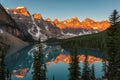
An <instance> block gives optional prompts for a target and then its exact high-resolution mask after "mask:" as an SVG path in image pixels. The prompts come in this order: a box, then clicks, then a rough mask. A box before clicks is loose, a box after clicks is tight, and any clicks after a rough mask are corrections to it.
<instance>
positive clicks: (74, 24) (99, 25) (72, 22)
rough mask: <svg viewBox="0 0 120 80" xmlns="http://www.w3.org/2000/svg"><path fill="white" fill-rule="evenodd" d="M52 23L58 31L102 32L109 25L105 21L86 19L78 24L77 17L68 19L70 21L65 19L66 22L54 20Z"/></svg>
mask: <svg viewBox="0 0 120 80" xmlns="http://www.w3.org/2000/svg"><path fill="white" fill-rule="evenodd" d="M53 23H55V24H56V25H57V27H58V28H60V29H65V28H73V29H78V28H84V29H94V30H99V31H103V30H105V29H107V28H108V27H109V26H110V23H109V22H108V21H107V20H105V21H100V22H97V21H94V20H92V19H90V18H86V19H85V20H83V21H82V22H80V21H79V19H78V18H77V17H74V18H70V19H67V20H64V21H59V20H58V19H55V20H54V21H53Z"/></svg>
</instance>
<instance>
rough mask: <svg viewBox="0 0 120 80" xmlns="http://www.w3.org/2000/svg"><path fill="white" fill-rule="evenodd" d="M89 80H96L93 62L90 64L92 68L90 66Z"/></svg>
mask: <svg viewBox="0 0 120 80" xmlns="http://www.w3.org/2000/svg"><path fill="white" fill-rule="evenodd" d="M91 80H96V78H95V67H94V64H93V65H92V68H91Z"/></svg>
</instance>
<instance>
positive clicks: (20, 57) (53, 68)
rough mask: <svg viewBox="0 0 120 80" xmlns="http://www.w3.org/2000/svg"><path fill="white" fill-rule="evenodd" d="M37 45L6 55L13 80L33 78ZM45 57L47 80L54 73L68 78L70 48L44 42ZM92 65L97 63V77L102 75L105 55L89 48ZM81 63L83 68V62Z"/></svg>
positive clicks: (50, 78) (56, 76) (66, 79)
mask: <svg viewBox="0 0 120 80" xmlns="http://www.w3.org/2000/svg"><path fill="white" fill-rule="evenodd" d="M36 49H37V48H36V45H30V46H27V47H24V48H23V49H20V50H18V51H16V52H14V53H12V54H10V55H7V57H6V64H7V68H8V69H9V71H10V72H11V73H12V80H32V72H33V68H32V63H33V54H34V52H35V50H36ZM42 50H43V54H44V59H45V62H46V64H47V80H52V77H53V75H54V76H55V79H56V80H68V76H69V71H68V68H69V64H68V62H69V54H70V52H69V51H68V50H65V49H63V48H61V46H60V45H54V44H53V45H46V44H43V49H42ZM79 53H80V54H79V56H80V55H84V54H83V53H84V50H79ZM88 54H89V56H91V58H90V61H88V62H89V63H90V64H89V66H91V65H92V64H94V65H95V74H96V77H97V78H98V77H101V76H102V62H101V61H100V60H99V59H101V58H102V57H103V55H102V53H101V52H99V51H96V50H88ZM79 65H80V66H81V69H82V68H83V62H80V63H79Z"/></svg>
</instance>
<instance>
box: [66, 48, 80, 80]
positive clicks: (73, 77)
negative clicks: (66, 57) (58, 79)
mask: <svg viewBox="0 0 120 80" xmlns="http://www.w3.org/2000/svg"><path fill="white" fill-rule="evenodd" d="M70 57H71V62H70V64H69V66H70V67H69V68H68V70H69V80H80V79H81V78H80V67H79V60H78V54H77V49H76V48H75V49H73V50H72V51H71V54H70Z"/></svg>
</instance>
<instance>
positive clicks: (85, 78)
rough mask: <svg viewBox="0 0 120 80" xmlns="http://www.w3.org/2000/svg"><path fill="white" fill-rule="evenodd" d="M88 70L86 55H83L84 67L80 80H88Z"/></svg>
mask: <svg viewBox="0 0 120 80" xmlns="http://www.w3.org/2000/svg"><path fill="white" fill-rule="evenodd" d="M90 72H91V71H90V69H89V65H88V55H87V54H86V55H85V61H84V67H83V72H82V80H90Z"/></svg>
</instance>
